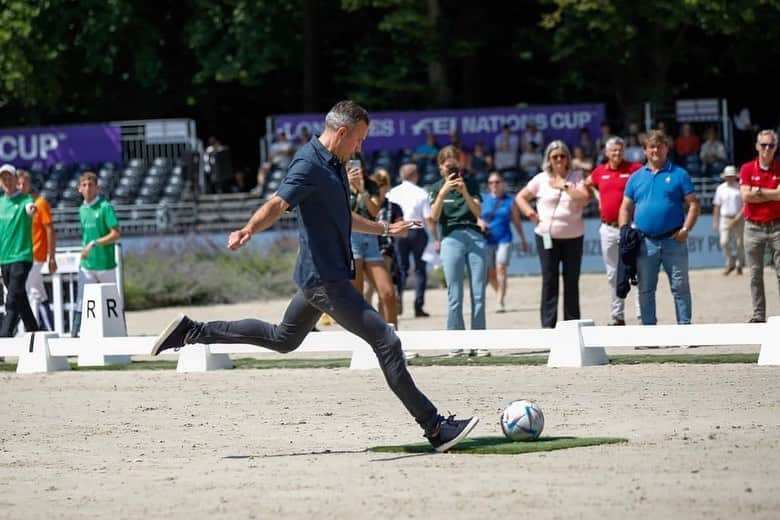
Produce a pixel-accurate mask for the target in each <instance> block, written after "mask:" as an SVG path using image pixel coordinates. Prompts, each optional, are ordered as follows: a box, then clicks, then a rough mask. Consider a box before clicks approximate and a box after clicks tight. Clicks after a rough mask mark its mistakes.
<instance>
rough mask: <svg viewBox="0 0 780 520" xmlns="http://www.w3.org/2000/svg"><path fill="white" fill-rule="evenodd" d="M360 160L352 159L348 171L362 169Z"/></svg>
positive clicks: (348, 164)
mask: <svg viewBox="0 0 780 520" xmlns="http://www.w3.org/2000/svg"><path fill="white" fill-rule="evenodd" d="M360 167H361V164H360V159H350V160H349V162H348V163H347V170H354V169H355V168H360Z"/></svg>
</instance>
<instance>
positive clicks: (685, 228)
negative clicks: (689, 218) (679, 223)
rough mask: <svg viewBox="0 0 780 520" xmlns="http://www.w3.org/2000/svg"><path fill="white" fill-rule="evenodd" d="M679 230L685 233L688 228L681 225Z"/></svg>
mask: <svg viewBox="0 0 780 520" xmlns="http://www.w3.org/2000/svg"><path fill="white" fill-rule="evenodd" d="M680 231H684V232H686V233H689V232H690V229H688V228H687V227H685V226H683V227H681V228H680Z"/></svg>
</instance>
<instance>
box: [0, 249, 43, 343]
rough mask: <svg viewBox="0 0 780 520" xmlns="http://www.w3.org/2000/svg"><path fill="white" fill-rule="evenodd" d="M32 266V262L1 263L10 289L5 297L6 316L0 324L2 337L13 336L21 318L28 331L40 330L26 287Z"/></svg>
mask: <svg viewBox="0 0 780 520" xmlns="http://www.w3.org/2000/svg"><path fill="white" fill-rule="evenodd" d="M31 268H32V262H13V263H10V264H3V265H0V270H2V273H3V283H4V284H5V288H6V289H7V290H8V294H7V295H6V297H5V316H4V317H3V323H2V325H0V337H3V338H10V337H11V336H13V335H14V331H15V330H16V326H17V325H18V324H19V319H20V318H21V319H22V321H23V322H24V328H25V330H26V331H27V332H34V331H36V330H38V322H37V321H36V320H35V315H34V314H33V311H32V309H31V308H30V301H29V300H28V299H27V289H26V288H25V284H26V283H27V274H28V273H29V272H30V269H31Z"/></svg>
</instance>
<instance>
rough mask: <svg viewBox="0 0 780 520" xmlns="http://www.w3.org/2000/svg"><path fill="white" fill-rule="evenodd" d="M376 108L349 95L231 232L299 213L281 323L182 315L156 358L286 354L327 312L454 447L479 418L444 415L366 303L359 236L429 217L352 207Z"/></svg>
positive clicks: (240, 237)
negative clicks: (184, 353) (362, 212)
mask: <svg viewBox="0 0 780 520" xmlns="http://www.w3.org/2000/svg"><path fill="white" fill-rule="evenodd" d="M368 125H369V116H368V112H366V110H365V109H364V108H362V107H361V106H359V105H357V104H356V103H354V102H353V101H340V102H339V103H337V104H336V105H335V106H334V107H333V108H332V109H331V110H330V112H328V114H327V116H326V117H325V128H324V130H323V132H322V135H320V136H314V137H313V138H312V139H311V140H310V141H309V142H308V143H306V144H304V145H303V146H301V147H300V149H299V150H298V151H297V152H296V154H295V156H294V157H293V159H292V161H291V162H290V164H289V166H288V171H287V175H286V176H285V177H284V180H283V181H282V183H281V185H280V186H279V190H278V191H277V192H276V194H275V195H274V196H273V197H272V198H271V199H270V200H268V202H266V203H265V204H263V205H262V206H261V207H260V208H259V209H258V210H257V211H255V213H254V214H253V215H252V217H251V218H250V219H249V222H247V224H246V225H245V226H244V227H243V228H241V229H239V230H237V231H233V232H232V233H231V234H230V236H229V237H228V248H229V249H231V250H236V249H238V248H240V247H241V246H243V245H244V244H246V243H247V242H248V241H249V240H250V239H251V238H252V235H253V234H254V233H257V232H260V231H263V230H264V229H267V228H268V227H270V226H271V225H273V224H274V223H275V222H276V221H277V220H279V218H280V217H281V216H282V214H283V213H284V212H285V211H287V210H288V209H292V208H295V209H297V220H298V238H299V241H300V250H299V253H298V260H297V263H296V266H295V275H294V279H295V283H296V285H297V286H298V288H299V289H298V292H297V293H296V294H295V296H293V299H292V301H291V302H290V304H289V306H288V307H287V310H286V311H285V313H284V317H283V318H282V322H281V323H279V324H278V325H274V324H271V323H267V322H264V321H261V320H256V319H244V320H236V321H210V322H197V321H193V320H191V319H189V318H188V317H187V316H184V315H181V316H179V317H177V318H176V319H174V320H173V321H172V322H171V323H170V324H169V325H168V326H167V327H166V328H165V330H164V331H163V332H162V334H160V336H159V337H158V338H157V341H156V342H155V344H154V347H153V348H152V355H157V354H159V353H160V352H162V351H163V350H167V349H172V348H179V347H181V346H183V345H184V344H185V343H205V344H212V343H250V344H253V345H257V346H260V347H265V348H268V349H271V350H274V351H276V352H280V353H287V352H292V351H293V350H295V349H296V348H298V346H300V344H301V342H302V341H303V339H304V338H305V337H306V335H307V334H308V333H309V332H310V331H311V330H312V328H313V327H314V325H315V324H316V323H317V320H319V318H320V316H321V315H322V314H323V313H327V314H329V315H330V316H331V317H332V318H333V319H334V320H336V322H337V323H339V324H340V325H341V326H342V327H344V328H345V329H346V330H348V331H350V332H352V333H353V334H356V335H358V336H360V337H361V338H363V339H364V340H366V342H368V344H369V345H371V348H372V349H373V350H374V353H375V354H376V357H377V358H378V359H379V365H380V367H381V368H382V372H383V373H384V375H385V379H386V380H387V384H388V385H389V386H390V388H391V389H392V391H393V392H394V393H395V395H396V396H398V398H399V399H400V400H401V402H402V403H403V404H404V406H406V409H407V410H409V413H411V414H412V416H413V417H414V419H415V420H416V421H417V423H418V424H419V425H420V426H421V427H422V429H423V430H424V431H425V436H426V437H427V438H428V440H429V441H430V443H431V445H432V446H433V447H434V448H435V449H436V451H439V452H444V451H447V450H448V449H450V448H452V447H453V446H455V445H456V444H458V443H459V442H461V441H462V440H463V439H465V438H466V436H467V435H468V434H469V433H470V432H471V430H473V429H474V427H475V426H476V425H477V422H479V419H478V418H477V417H472V418H470V419H462V420H459V419H455V416H454V415H451V416H449V417H446V418H445V417H443V416H441V415H439V413H438V411H437V410H436V407H435V406H434V405H433V403H431V401H430V400H428V398H427V397H426V396H425V394H423V393H422V392H421V391H420V390H419V389H418V388H417V387H416V386H415V384H414V381H413V380H412V376H411V375H410V374H409V371H408V370H407V369H406V362H405V360H404V355H403V351H402V349H401V340H400V338H399V337H398V336H397V335H396V333H395V330H394V329H393V327H391V326H389V325H388V324H387V323H386V322H385V321H384V320H383V319H382V316H381V315H380V314H379V313H378V312H376V310H375V309H374V308H373V307H372V306H371V305H369V304H368V302H366V301H365V299H363V295H361V294H360V293H359V292H358V291H357V289H355V287H354V286H353V285H352V283H351V280H352V279H353V278H354V276H355V267H354V265H355V262H354V260H353V258H352V248H351V246H350V234H351V233H352V231H356V232H359V233H369V234H374V235H403V234H405V233H406V231H407V230H408V229H409V228H411V227H413V226H419V225H420V223H415V222H412V221H399V222H395V223H393V224H388V223H386V222H384V223H383V222H375V221H371V220H368V219H365V218H362V217H360V216H359V215H356V214H354V213H352V211H350V206H349V186H348V184H347V176H346V171H345V168H344V163H345V162H347V160H349V159H350V158H351V157H352V156H353V155H354V154H356V153H358V152H359V151H360V148H361V145H362V144H363V141H364V140H365V138H366V135H367V134H368Z"/></svg>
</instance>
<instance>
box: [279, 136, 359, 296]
mask: <svg viewBox="0 0 780 520" xmlns="http://www.w3.org/2000/svg"><path fill="white" fill-rule="evenodd" d="M276 194H277V195H279V197H281V198H282V199H284V200H285V201H286V202H287V204H289V205H290V208H291V209H292V208H297V220H298V240H299V242H300V248H299V251H298V260H297V262H296V264H295V276H294V279H295V283H296V285H298V287H300V288H301V289H305V288H310V287H316V286H318V285H322V284H324V283H326V282H336V281H341V280H351V279H353V278H354V277H355V262H354V260H353V258H352V247H351V246H350V235H351V233H352V212H351V211H350V209H349V188H348V186H347V172H346V170H345V169H344V165H343V164H342V163H341V161H339V160H338V159H337V158H336V157H335V156H334V155H333V154H332V153H331V152H329V151H328V150H327V149H326V148H325V147H324V146H323V145H322V143H321V142H320V140H319V139H318V138H317V136H314V137H312V139H311V141H309V142H308V143H306V144H304V145H303V146H301V147H300V148H299V149H298V151H297V152H296V153H295V155H294V156H293V158H292V161H290V165H289V166H288V169H287V175H285V177H284V179H283V180H282V183H281V184H280V186H279V190H278V191H277V192H276Z"/></svg>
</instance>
